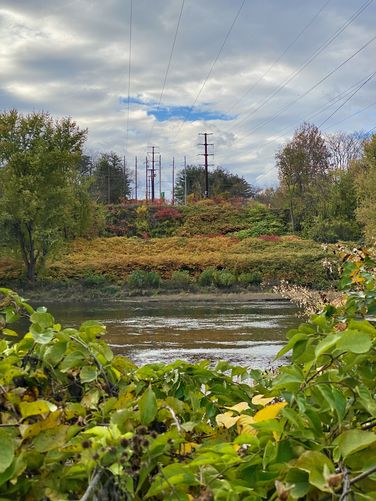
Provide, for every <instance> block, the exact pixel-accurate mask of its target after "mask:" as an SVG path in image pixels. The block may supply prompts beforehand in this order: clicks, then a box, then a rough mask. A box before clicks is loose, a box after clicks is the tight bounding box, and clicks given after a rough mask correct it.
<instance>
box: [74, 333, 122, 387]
mask: <svg viewBox="0 0 376 501" xmlns="http://www.w3.org/2000/svg"><path fill="white" fill-rule="evenodd" d="M70 338H71V339H73V341H76V343H78V344H80V345H81V346H83V347H84V348H85V349H86V350H87V351H88V352H89V353H90V355H91V356H92V357H93V360H94V363H95V365H96V366H97V367H98V369H99V370H100V372H101V374H102V376H103V379H104V380H105V382H106V385H107V390H108V393H109V394H110V395H113V391H112V385H111V383H110V381H109V380H108V377H107V374H106V371H105V370H104V367H103V365H102V364H101V363H100V361H99V360H98V359H97V357H96V356H95V355H94V353H93V352H92V351H91V350H90V347H89V346H88V345H87V344H86V343H84V341H82V340H81V339H80V338H78V337H76V336H70Z"/></svg>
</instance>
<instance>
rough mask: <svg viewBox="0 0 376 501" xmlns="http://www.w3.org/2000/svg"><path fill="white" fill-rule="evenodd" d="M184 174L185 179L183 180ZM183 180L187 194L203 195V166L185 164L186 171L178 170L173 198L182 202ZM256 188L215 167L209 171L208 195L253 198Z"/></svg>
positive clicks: (240, 178) (196, 196) (201, 196)
mask: <svg viewBox="0 0 376 501" xmlns="http://www.w3.org/2000/svg"><path fill="white" fill-rule="evenodd" d="M185 175H186V176H187V179H186V180H185ZM185 182H186V183H187V195H188V196H189V195H191V196H193V198H195V199H201V198H203V197H204V192H205V168H204V167H198V166H195V165H189V166H187V169H186V172H185V171H184V170H182V171H180V172H179V173H178V175H177V179H176V184H175V200H176V201H177V202H178V203H183V202H184V195H185ZM255 193H256V190H255V189H254V188H253V187H252V186H251V185H250V184H249V183H248V182H247V181H246V180H245V179H244V178H243V177H240V176H238V175H237V174H233V173H231V172H228V171H227V170H225V169H223V168H222V167H217V168H216V169H215V170H214V171H211V172H209V196H210V197H216V196H221V197H224V198H238V197H240V198H253V197H254V195H255Z"/></svg>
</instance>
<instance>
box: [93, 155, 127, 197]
mask: <svg viewBox="0 0 376 501" xmlns="http://www.w3.org/2000/svg"><path fill="white" fill-rule="evenodd" d="M94 190H95V192H96V193H97V195H98V199H99V201H101V202H103V203H107V204H116V203H119V201H120V199H121V198H129V197H130V195H131V175H130V172H129V170H128V169H126V168H125V167H124V165H123V161H122V159H121V158H120V157H119V156H118V155H117V154H116V153H114V152H110V153H102V154H101V155H100V156H99V158H98V160H97V161H96V162H95V165H94Z"/></svg>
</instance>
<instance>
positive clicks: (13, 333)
mask: <svg viewBox="0 0 376 501" xmlns="http://www.w3.org/2000/svg"><path fill="white" fill-rule="evenodd" d="M1 333H2V334H5V335H6V336H12V337H18V334H17V332H16V331H13V330H12V329H3V330H2V331H1Z"/></svg>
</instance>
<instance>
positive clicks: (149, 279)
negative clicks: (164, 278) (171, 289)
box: [127, 270, 161, 289]
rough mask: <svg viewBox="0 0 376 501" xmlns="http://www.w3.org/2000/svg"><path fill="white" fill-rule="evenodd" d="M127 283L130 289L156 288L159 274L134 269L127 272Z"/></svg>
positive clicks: (159, 279)
mask: <svg viewBox="0 0 376 501" xmlns="http://www.w3.org/2000/svg"><path fill="white" fill-rule="evenodd" d="M127 284H128V287H129V288H130V289H158V288H159V286H160V285H161V276H160V274H159V273H156V272H155V271H144V270H135V271H132V273H130V274H129V276H128V279H127Z"/></svg>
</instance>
